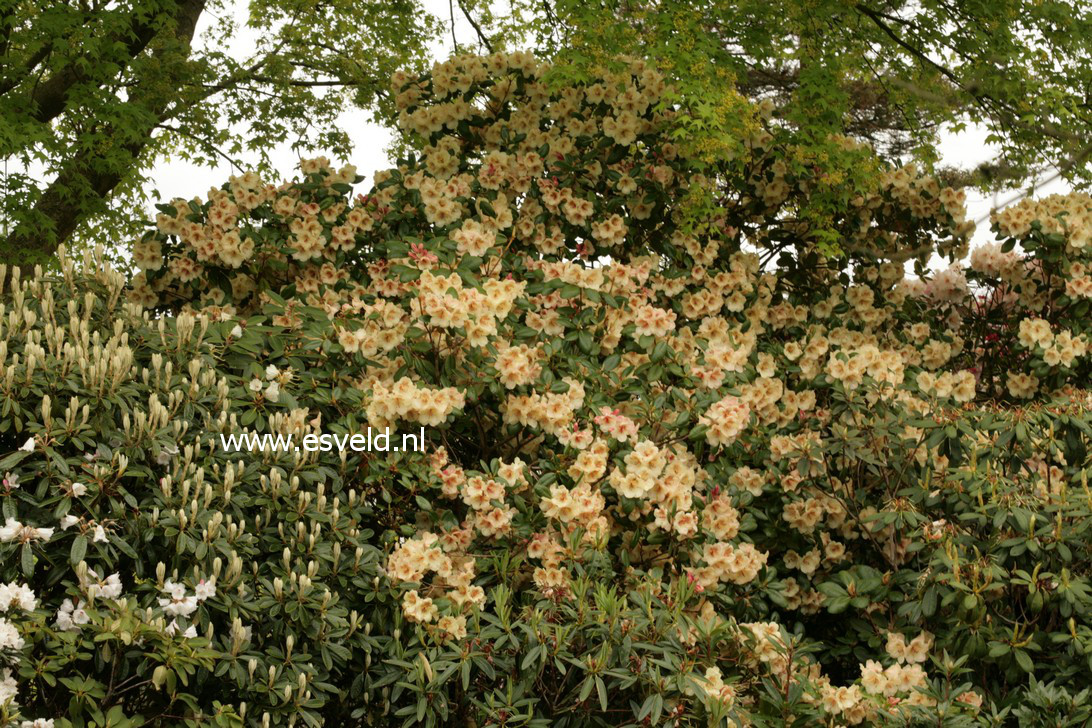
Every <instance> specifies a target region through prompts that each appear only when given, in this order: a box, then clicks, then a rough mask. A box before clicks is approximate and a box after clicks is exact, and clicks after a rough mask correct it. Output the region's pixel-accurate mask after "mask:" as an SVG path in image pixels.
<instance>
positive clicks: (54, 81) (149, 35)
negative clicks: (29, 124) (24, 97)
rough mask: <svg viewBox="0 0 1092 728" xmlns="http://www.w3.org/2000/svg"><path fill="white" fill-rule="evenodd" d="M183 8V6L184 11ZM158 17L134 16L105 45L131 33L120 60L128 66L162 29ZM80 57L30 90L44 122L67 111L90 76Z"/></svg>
mask: <svg viewBox="0 0 1092 728" xmlns="http://www.w3.org/2000/svg"><path fill="white" fill-rule="evenodd" d="M202 5H203V3H202ZM185 7H187V6H186V5H183V6H182V8H185ZM182 8H180V11H181V9H182ZM158 19H159V16H158V15H155V16H152V17H151V18H149V19H148V20H146V21H139V20H133V22H132V23H130V25H129V28H128V30H127V32H118V33H115V34H113V35H112V36H110V37H109V38H105V39H103V41H102V44H103V45H102V47H103V48H108V49H112V48H113V47H114V46H116V45H118V44H120V43H123V41H124V39H125V38H126V37H129V41H128V43H124V47H125V55H124V59H125V61H124V62H123V63H121V64H120V65H121V67H122V68H124V67H125V66H127V65H128V62H129V61H131V60H132V59H134V58H136V57H137V56H138V55H140V54H141V53H143V52H144V49H145V48H147V47H148V44H149V43H151V41H152V39H153V38H154V37H155V36H156V34H157V33H158V32H159V27H158V26H157V24H156V20H158ZM80 58H82V56H80V57H79V58H75V59H73V60H72V61H70V62H69V63H68V64H67V65H66V66H65V67H64V68H62V69H60V70H59V71H57V72H56V73H54V74H52V75H51V76H50V77H49V78H47V79H46V80H45V81H44V82H43V83H41V84H40V85H36V86H35V87H34V89H33V90H32V91H31V94H30V103H31V105H32V107H33V108H34V112H33V113H32V115H31V118H33V119H34V120H36V121H38V122H41V123H42V124H47V123H49V122H50V121H52V120H53V119H55V118H57V117H58V116H60V115H61V114H62V113H63V112H64V110H65V108H66V107H67V106H68V94H69V92H70V91H71V90H72V87H73V86H75V85H76V84H77V83H79V82H80V81H83V80H85V79H86V75H85V73H84V72H83V71H82V70H81V69H80V65H81V64H79V63H78V61H79V60H80ZM96 65H98V64H96Z"/></svg>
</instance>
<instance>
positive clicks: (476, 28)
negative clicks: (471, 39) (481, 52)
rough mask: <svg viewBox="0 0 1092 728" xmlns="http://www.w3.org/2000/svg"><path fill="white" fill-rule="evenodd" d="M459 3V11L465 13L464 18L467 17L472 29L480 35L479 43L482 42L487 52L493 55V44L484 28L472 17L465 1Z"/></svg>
mask: <svg viewBox="0 0 1092 728" xmlns="http://www.w3.org/2000/svg"><path fill="white" fill-rule="evenodd" d="M458 2H459V10H462V11H463V17H465V18H466V20H467V22H468V23H470V27H472V28H473V29H474V32H475V33H477V34H478V41H480V42H481V44H482V45H484V46H485V48H486V50H488V51H489V52H490V53H493V52H494V51H493V44H492V43H491V42H490V41H489V38H488V37H487V36H486V35H485V33H484V32H483V31H482V27H481V26H480V25H478V21H476V20H474V16H473V15H471V13H470V10H469V9H468V8H467V7H466V4H465V3H464V2H463V0H458Z"/></svg>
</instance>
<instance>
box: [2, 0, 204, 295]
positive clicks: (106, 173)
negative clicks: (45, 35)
mask: <svg viewBox="0 0 1092 728" xmlns="http://www.w3.org/2000/svg"><path fill="white" fill-rule="evenodd" d="M205 3H206V0H182V1H181V2H180V3H179V4H178V8H177V10H176V12H175V13H174V16H173V19H172V22H170V23H169V24H168V26H167V27H166V28H165V29H164V31H163V32H168V33H170V35H171V37H170V38H169V41H170V42H168V43H167V44H165V45H163V46H160V47H158V48H157V49H156V50H155V51H154V53H155V55H156V56H159V57H160V59H162V60H163V61H165V62H164V63H160V64H154V66H153V67H155V68H166V69H168V71H167V73H168V74H170V76H168V77H166V78H163V77H157V76H152V77H146V78H142V79H140V80H139V82H138V83H137V85H136V86H134V87H133V89H132V92H131V93H130V95H129V99H128V101H126V102H125V104H126V106H128V107H130V108H133V109H135V110H137V111H138V113H136V114H134V115H133V117H130V118H138V119H140V121H139V122H138V123H137V126H136V128H132V127H127V128H125V129H121V128H119V127H118V126H117V125H116V124H108V125H106V126H105V127H101V128H100V129H98V132H99V133H101V134H102V136H104V137H105V138H106V139H107V140H109V141H108V142H107V146H106V148H105V149H103V148H101V147H98V148H94V149H91V148H89V145H88V146H85V147H84V148H83V149H81V150H80V151H79V152H77V153H76V154H75V156H73V157H72V158H71V159H69V161H68V162H67V163H66V164H65V166H64V167H63V168H62V169H61V171H60V172H59V173H58V175H57V177H56V178H55V179H54V180H53V182H52V183H51V184H50V185H49V186H48V187H47V188H46V189H45V191H44V192H43V193H42V195H41V196H40V197H39V198H38V201H37V203H36V204H35V206H34V209H33V210H32V211H31V219H30V220H26V221H23V222H20V223H19V224H18V225H16V227H15V228H14V229H13V230H12V231H11V233H10V234H9V235H8V237H7V239H6V240H4V241H3V242H2V243H0V262H3V263H7V264H8V270H9V271H10V270H11V269H12V268H13V267H14V268H19V269H20V270H21V272H22V274H23V275H24V276H26V275H27V274H29V273H30V271H31V270H32V269H33V268H34V266H35V265H37V264H44V263H46V262H48V261H49V260H50V259H51V258H52V256H53V255H54V254H55V253H56V251H57V247H58V246H59V245H60V244H61V243H62V242H64V241H65V240H67V239H68V238H69V237H70V236H71V235H72V233H73V232H74V231H75V229H76V227H77V225H79V223H80V222H81V221H82V220H83V219H84V217H85V216H86V215H87V213H88V212H91V211H93V210H94V209H95V208H96V207H99V206H101V205H102V204H103V203H104V202H105V200H106V199H107V198H108V197H109V195H110V193H111V192H112V191H113V189H114V188H115V187H117V185H118V184H119V183H120V182H121V181H122V180H123V179H124V178H125V177H126V175H128V174H129V173H130V172H131V171H132V169H133V167H134V166H135V164H136V162H137V159H138V158H139V156H140V154H141V152H142V151H143V150H144V148H145V147H146V146H147V145H148V143H149V141H151V138H152V134H153V132H154V131H155V128H156V125H157V124H159V123H160V122H161V121H162V120H163V116H164V112H165V111H166V110H167V108H168V105H169V103H170V102H171V101H172V100H173V99H174V98H175V95H174V94H173V93H171V90H172V89H177V88H178V83H177V81H178V79H177V78H175V77H174V74H176V73H177V72H178V71H179V69H180V68H181V66H182V64H181V61H182V60H184V59H185V58H188V56H189V50H190V43H191V41H192V40H193V34H194V30H195V28H196V26H197V20H198V18H200V16H201V13H202V12H203V11H204V9H205ZM174 54H178V55H179V56H180V57H178V58H172V57H171V56H172V55H174ZM37 113H39V114H40V113H41V111H38V112H37ZM4 287H6V281H2V280H0V290H2V289H3V288H4Z"/></svg>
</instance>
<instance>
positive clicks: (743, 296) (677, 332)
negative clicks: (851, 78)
mask: <svg viewBox="0 0 1092 728" xmlns="http://www.w3.org/2000/svg"><path fill="white" fill-rule="evenodd" d="M546 72H547V69H546V68H545V67H544V66H543V65H542V64H539V63H538V62H537V61H536V60H535V59H534V58H533V57H531V56H530V55H527V54H507V55H506V54H496V55H492V56H488V57H475V56H461V57H458V58H455V59H453V60H451V61H449V62H448V63H445V64H441V65H438V66H437V67H436V68H435V69H434V71H433V72H432V73H431V74H429V75H428V76H425V77H420V78H416V77H414V78H411V77H399V78H396V79H395V93H396V94H397V99H398V103H399V105H400V108H402V109H403V113H402V124H403V131H404V141H405V144H406V146H407V148H409V149H413V150H415V151H414V152H413V153H412V154H410V155H409V156H407V158H405V159H403V160H401V161H400V162H399V165H398V167H397V168H396V169H392V170H390V171H388V172H384V173H381V174H379V175H377V177H376V180H375V184H374V187H373V189H372V190H371V191H370V192H369V193H368V194H367V195H359V196H356V197H354V196H353V195H352V185H353V184H356V183H359V182H360V181H361V179H360V178H359V177H358V176H357V175H356V172H355V170H354V169H352V168H351V167H344V168H342V169H340V170H335V169H333V168H332V167H331V166H330V165H329V163H328V162H327V161H326V160H324V159H318V160H308V161H306V162H304V163H303V164H302V175H301V176H300V177H299V178H297V179H295V180H293V181H291V182H288V183H285V184H282V185H279V186H275V185H273V184H270V183H268V182H266V181H264V180H262V179H260V178H259V177H258V176H257V175H255V174H247V175H242V176H239V177H233V178H232V179H231V180H230V181H229V182H228V183H227V184H225V185H224V186H223V187H222V188H220V189H214V190H211V191H210V194H209V196H208V199H207V200H193V201H184V200H175V201H173V202H172V203H170V204H167V205H163V206H162V207H161V212H160V214H159V216H158V219H157V220H156V222H155V225H154V227H153V228H152V229H150V230H149V232H148V234H147V235H146V236H145V237H144V239H143V240H142V241H140V242H139V243H138V244H136V246H135V247H134V250H133V259H134V262H135V263H136V264H138V265H139V266H140V268H141V269H142V271H143V272H142V273H141V274H140V275H138V276H136V277H135V278H134V279H133V280H131V281H129V280H126V277H125V276H124V275H122V274H120V273H117V272H113V271H111V270H109V268H108V267H107V266H105V265H104V264H102V262H101V260H100V259H96V258H94V257H91V256H89V257H87V258H86V259H85V260H84V261H82V262H78V261H73V260H70V259H63V260H62V263H61V271H60V272H59V273H56V274H52V273H39V274H38V275H36V276H34V277H32V278H30V279H28V280H24V281H21V282H19V283H18V284H17V285H16V286H15V289H14V291H13V292H12V294H11V296H10V297H9V299H8V300H5V301H4V302H3V303H0V332H2V336H0V473H3V478H4V480H3V486H2V488H0V503H2V508H3V518H4V525H3V526H2V527H0V557H2V560H0V646H2V649H3V652H2V659H3V661H4V664H5V665H6V667H4V668H3V670H4V672H3V676H2V677H3V682H2V684H0V704H2V706H3V707H2V708H0V710H2V711H3V712H2V713H0V724H3V725H6V724H7V723H15V724H22V725H39V726H41V725H54V726H106V725H109V726H114V727H121V726H136V725H145V724H147V725H194V726H196V725H223V726H238V725H261V726H272V725H277V726H281V725H289V726H291V725H314V726H319V725H331V726H342V725H406V726H409V725H417V724H424V725H477V726H484V725H504V726H521V725H526V726H547V725H560V726H585V725H588V726H622V725H665V724H667V725H675V726H687V725H691V726H699V725H711V724H712V725H724V724H727V725H739V726H743V725H755V726H763V725H766V726H779V725H786V724H788V723H789V722H792V723H793V724H794V725H817V726H818V725H909V724H916V723H919V722H922V723H928V724H930V725H944V726H962V725H1006V724H1014V723H1021V724H1023V723H1028V724H1035V725H1038V724H1042V725H1057V726H1082V725H1086V724H1087V723H1088V722H1089V720H1092V702H1090V701H1089V696H1088V690H1087V689H1082V687H1083V686H1087V685H1089V684H1090V683H1092V624H1090V620H1089V613H1090V608H1092V587H1090V585H1089V570H1090V564H1092V554H1090V544H1092V535H1090V533H1089V531H1090V524H1092V519H1090V517H1089V516H1090V513H1092V491H1090V490H1089V486H1088V482H1087V480H1088V472H1089V467H1090V464H1092V459H1090V456H1089V446H1090V442H1092V429H1090V426H1092V416H1090V414H1089V412H1090V407H1092V392H1090V391H1088V390H1087V389H1085V388H1084V387H1086V386H1087V383H1088V377H1089V373H1090V371H1092V367H1090V366H1089V361H1090V359H1089V351H1088V344H1089V342H1088V337H1089V335H1090V333H1092V332H1090V329H1092V318H1090V317H1089V316H1088V313H1089V298H1090V297H1092V277H1090V276H1092V267H1090V266H1092V262H1090V261H1089V258H1090V257H1092V256H1090V252H1092V246H1090V236H1092V200H1090V198H1089V197H1087V196H1084V195H1079V194H1073V195H1069V196H1066V197H1054V198H1048V199H1046V200H1041V201H1026V202H1023V203H1020V204H1018V205H1015V206H1013V207H1011V208H1008V209H1006V210H1005V211H1003V212H1002V213H1000V214H999V215H997V216H996V217H995V219H994V220H993V221H992V225H993V229H994V231H995V233H996V235H997V243H996V244H994V245H990V246H985V247H980V248H977V249H975V250H974V251H971V252H970V256H969V265H966V266H963V265H959V264H957V263H953V265H952V267H950V268H947V269H944V270H941V271H939V272H935V273H928V272H927V271H926V268H925V264H926V263H927V262H928V261H929V260H930V259H931V258H932V257H934V256H937V255H941V256H945V257H947V258H949V259H950V260H952V261H958V260H960V259H962V258H963V257H964V256H966V254H967V252H968V251H967V239H968V236H969V234H970V233H971V231H972V229H973V225H971V224H970V223H968V222H967V221H966V220H965V219H964V210H963V195H962V193H961V192H960V191H957V190H952V189H949V188H944V187H942V186H941V185H940V184H939V183H938V181H937V180H936V179H934V178H932V177H929V176H927V175H924V174H921V173H919V172H918V171H917V170H915V169H914V168H912V167H906V168H898V169H884V168H882V166H881V165H880V164H879V162H878V161H877V160H876V159H875V158H874V157H873V155H872V153H871V152H870V151H869V150H867V149H864V148H861V147H859V146H858V145H856V144H854V143H853V142H852V141H851V140H848V139H841V138H832V140H831V144H832V149H835V150H837V152H838V154H840V155H841V156H840V157H839V156H837V155H835V157H832V161H831V165H836V164H842V165H860V166H872V167H874V168H875V169H876V171H877V173H876V175H875V178H874V183H873V184H872V185H871V186H870V187H869V188H868V189H861V190H856V189H853V190H849V194H847V195H846V199H844V201H843V203H842V205H841V207H840V212H839V214H838V215H835V216H833V217H832V216H830V215H825V216H822V220H821V221H820V220H819V216H817V215H816V214H814V213H815V210H816V209H817V207H816V205H817V204H818V201H819V200H820V199H822V200H826V201H829V199H830V195H831V194H834V193H835V192H836V191H837V189H838V187H837V180H832V178H831V174H832V170H831V169H829V168H824V167H823V166H822V165H821V164H819V163H818V162H817V161H816V160H804V162H802V161H801V160H800V159H799V156H798V155H797V154H796V153H795V152H796V150H797V148H796V147H794V145H793V140H792V132H791V130H787V129H785V128H784V127H783V126H781V125H780V124H778V122H777V120H776V119H775V118H771V115H770V114H771V110H770V109H769V108H767V107H765V106H761V105H759V106H747V107H746V108H745V109H743V110H742V111H741V114H740V118H739V128H738V135H737V136H736V137H734V138H733V139H731V140H729V142H727V143H730V144H734V145H736V147H737V153H735V154H732V155H722V156H721V157H718V158H717V159H719V160H721V161H710V157H709V156H708V155H706V154H703V152H702V150H701V149H700V148H697V147H695V146H694V145H692V144H690V143H689V142H688V137H687V136H686V135H685V134H680V133H679V130H680V129H684V128H685V124H686V123H687V118H688V117H687V115H686V109H685V108H679V107H678V105H677V104H676V103H675V101H674V99H673V97H672V95H671V89H670V86H669V84H668V83H667V82H666V81H665V79H664V78H663V77H662V76H661V75H660V74H659V73H657V72H656V71H655V70H654V69H651V68H648V67H646V66H644V65H643V64H641V63H639V62H635V63H632V64H630V65H628V66H627V68H626V70H624V71H620V72H617V73H611V74H607V75H605V77H604V78H602V79H600V80H598V81H597V82H595V83H581V84H564V83H552V82H550V80H549V77H548V76H546V75H545V74H546ZM724 159H730V161H723V160H724ZM832 236H833V237H832ZM913 261H916V263H915V264H914V266H915V269H916V270H917V271H918V272H919V273H920V274H921V275H922V276H923V277H920V278H919V277H911V276H909V275H908V274H907V273H906V270H907V268H908V267H909V265H910V263H911V262H913ZM368 427H372V428H380V429H381V428H384V427H390V428H392V431H394V432H395V433H400V432H418V431H419V428H421V427H424V428H425V432H426V435H427V442H428V446H427V448H426V449H425V451H424V452H412V451H410V452H406V451H401V452H397V453H395V452H385V453H377V452H371V453H360V452H351V451H346V452H341V453H329V452H327V453H323V452H304V451H285V452H274V451H270V450H267V451H264V452H230V451H229V450H228V449H225V448H224V447H222V446H221V445H220V439H219V437H220V435H221V434H223V435H227V434H239V433H248V432H249V433H259V434H260V433H276V434H282V435H287V434H291V435H293V436H295V437H296V438H302V437H303V436H304V435H306V434H318V433H333V434H337V435H348V434H353V433H363V432H366V431H367V428H368ZM396 437H397V435H396ZM297 441H298V440H297ZM50 721H52V723H51V722H50Z"/></svg>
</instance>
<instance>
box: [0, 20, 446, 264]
mask: <svg viewBox="0 0 1092 728" xmlns="http://www.w3.org/2000/svg"><path fill="white" fill-rule="evenodd" d="M238 9H239V3H235V2H232V1H231V0H59V1H57V2H50V3H41V2H34V1H31V2H26V1H25V0H0V58H2V65H0V156H2V157H3V158H5V159H12V160H14V161H15V162H16V163H17V164H16V167H17V168H22V169H26V168H29V167H38V168H41V169H43V173H42V174H41V175H34V176H31V175H28V174H26V173H24V172H22V171H18V172H9V174H7V175H5V177H4V179H3V182H2V183H0V197H2V202H0V218H2V219H4V220H5V221H7V222H8V228H9V232H8V235H7V236H6V239H4V240H2V241H0V258H3V259H4V260H5V262H8V263H15V264H20V265H26V264H33V263H36V262H40V261H44V260H47V259H49V257H50V256H51V255H52V253H53V251H54V250H55V248H56V246H57V244H58V243H59V242H62V241H64V240H66V239H68V238H70V237H71V236H72V235H73V233H74V232H75V231H77V229H78V227H79V225H80V224H81V223H82V222H84V221H88V220H93V221H94V222H95V223H96V224H95V226H94V228H93V230H94V232H95V234H96V237H98V238H99V239H100V240H102V241H112V242H113V243H114V244H115V245H119V247H120V244H121V243H123V242H124V239H123V238H122V239H119V237H121V236H124V235H125V234H127V233H128V232H131V231H132V230H133V228H132V226H131V222H129V223H128V224H127V222H126V221H133V220H136V219H138V218H139V215H134V214H133V209H134V207H135V205H134V203H139V202H143V201H145V197H146V190H145V189H144V187H143V186H144V184H145V183H146V181H147V180H146V178H145V176H144V174H143V173H144V172H146V171H147V170H148V169H149V167H150V166H151V165H152V164H154V163H155V162H156V161H157V160H160V159H163V158H165V157H181V158H185V159H190V160H194V161H197V162H199V163H207V164H210V165H211V164H214V163H216V162H218V161H222V160H225V159H226V160H234V159H236V158H238V157H240V156H241V155H242V154H243V153H244V152H246V153H249V154H248V156H249V158H250V159H251V161H254V160H256V161H257V163H258V165H259V166H262V164H263V163H264V162H267V161H268V158H267V155H268V151H269V150H270V148H271V147H273V146H274V145H275V144H276V143H278V142H280V141H283V140H294V144H295V145H296V146H297V147H298V148H300V149H301V150H313V149H323V150H328V151H331V152H334V153H337V154H340V155H342V156H344V155H346V154H348V152H349V149H350V141H349V139H348V136H347V134H346V133H345V132H344V131H342V130H340V129H339V128H337V126H336V125H335V124H334V123H333V122H334V120H335V119H336V117H337V116H338V114H339V113H341V112H342V111H343V110H344V109H345V108H346V107H347V106H348V105H349V104H355V105H357V106H359V107H362V108H366V109H370V110H373V111H375V112H377V113H378V114H379V115H380V116H382V115H383V113H384V108H385V106H384V99H385V91H384V89H385V88H386V85H387V83H388V80H389V77H390V75H391V74H392V73H393V72H394V70H395V69H397V68H403V67H406V66H410V67H412V66H419V65H420V64H421V63H422V62H423V60H424V58H425V57H426V47H427V43H428V41H429V40H430V39H431V38H432V37H433V36H434V34H435V32H436V30H437V26H436V23H435V21H434V19H433V18H432V17H431V16H430V15H428V14H427V13H426V12H425V11H424V9H423V8H422V7H421V5H420V3H419V2H417V0H392V1H390V2H372V1H370V0H252V1H251V2H248V3H246V5H245V10H246V11H247V12H246V16H245V23H244V24H243V26H242V27H241V26H240V24H239V23H238V22H237V21H236V19H235V11H237V10H238ZM202 22H205V23H207V33H206V35H205V37H204V38H203V39H198V38H196V37H195V33H196V32H197V30H198V27H199V25H201V23H202ZM249 36H253V38H254V48H253V50H252V51H251V52H250V53H243V54H241V53H239V52H238V50H239V45H240V44H241V43H245V42H246V38H247V37H249ZM39 179H41V180H44V182H41V181H38V180H39ZM111 212H112V213H113V214H111Z"/></svg>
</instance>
